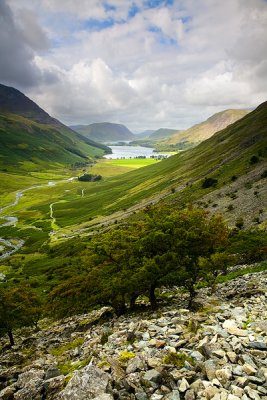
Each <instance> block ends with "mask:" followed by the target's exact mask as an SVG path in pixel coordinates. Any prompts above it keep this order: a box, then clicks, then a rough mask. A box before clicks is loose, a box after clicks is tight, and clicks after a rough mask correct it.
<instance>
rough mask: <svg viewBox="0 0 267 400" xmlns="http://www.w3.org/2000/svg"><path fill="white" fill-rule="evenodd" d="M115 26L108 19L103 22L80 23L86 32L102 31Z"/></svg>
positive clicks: (88, 21)
mask: <svg viewBox="0 0 267 400" xmlns="http://www.w3.org/2000/svg"><path fill="white" fill-rule="evenodd" d="M114 24H115V21H114V19H112V18H108V19H103V20H98V19H89V20H87V21H84V22H83V23H82V29H85V30H88V31H102V30H103V29H106V28H110V27H111V26H113V25H114Z"/></svg>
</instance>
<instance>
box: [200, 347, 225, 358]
mask: <svg viewBox="0 0 267 400" xmlns="http://www.w3.org/2000/svg"><path fill="white" fill-rule="evenodd" d="M218 350H221V347H220V345H219V343H205V344H203V346H202V351H203V354H204V355H205V356H206V357H208V358H210V357H212V354H213V353H214V352H215V351H218Z"/></svg>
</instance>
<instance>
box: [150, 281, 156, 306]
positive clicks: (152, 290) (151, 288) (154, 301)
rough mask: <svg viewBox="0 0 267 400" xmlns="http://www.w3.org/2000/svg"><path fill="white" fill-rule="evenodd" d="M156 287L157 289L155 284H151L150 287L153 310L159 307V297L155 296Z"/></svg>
mask: <svg viewBox="0 0 267 400" xmlns="http://www.w3.org/2000/svg"><path fill="white" fill-rule="evenodd" d="M155 289H156V286H155V285H151V286H150V289H149V301H150V305H151V308H152V310H156V308H157V299H156V296H155Z"/></svg>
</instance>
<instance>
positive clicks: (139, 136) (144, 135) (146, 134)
mask: <svg viewBox="0 0 267 400" xmlns="http://www.w3.org/2000/svg"><path fill="white" fill-rule="evenodd" d="M153 132H155V131H154V130H152V129H147V130H145V131H144V132H140V133H136V135H135V137H136V140H139V139H147V138H149V136H150V135H151V134H152V133H153Z"/></svg>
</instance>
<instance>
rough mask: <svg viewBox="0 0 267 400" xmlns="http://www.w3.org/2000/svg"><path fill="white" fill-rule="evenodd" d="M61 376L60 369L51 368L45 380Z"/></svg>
mask: <svg viewBox="0 0 267 400" xmlns="http://www.w3.org/2000/svg"><path fill="white" fill-rule="evenodd" d="M59 375H61V372H60V371H59V369H58V368H57V367H54V366H52V367H49V368H48V370H47V371H46V373H45V376H44V379H45V380H48V379H51V378H55V377H56V376H59Z"/></svg>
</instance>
